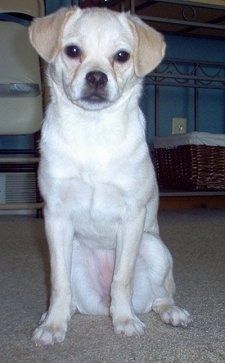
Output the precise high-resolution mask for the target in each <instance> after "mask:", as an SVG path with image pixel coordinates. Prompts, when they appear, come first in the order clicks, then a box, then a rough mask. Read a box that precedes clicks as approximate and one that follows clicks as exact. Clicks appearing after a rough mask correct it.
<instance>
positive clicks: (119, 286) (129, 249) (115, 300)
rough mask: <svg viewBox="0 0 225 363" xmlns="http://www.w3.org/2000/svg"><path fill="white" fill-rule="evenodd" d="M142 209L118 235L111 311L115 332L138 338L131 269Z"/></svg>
mask: <svg viewBox="0 0 225 363" xmlns="http://www.w3.org/2000/svg"><path fill="white" fill-rule="evenodd" d="M145 214H146V211H145V208H143V210H140V211H139V212H138V215H136V217H135V218H134V219H132V220H130V221H127V222H125V223H123V224H122V225H121V226H120V228H119V231H118V237H117V247H116V261H115V268H114V275H113V281H112V286H111V307H110V313H111V315H112V320H113V325H114V330H115V332H116V333H118V334H119V333H122V334H125V335H127V336H131V335H134V334H136V335H141V334H143V332H144V324H143V323H142V322H141V321H140V320H139V319H138V318H137V317H136V315H135V314H134V311H133V306H132V288H133V279H134V269H135V263H136V258H137V255H138V250H139V246H140V241H141V238H142V233H143V227H144V219H145Z"/></svg>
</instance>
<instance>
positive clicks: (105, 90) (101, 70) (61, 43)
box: [29, 7, 165, 110]
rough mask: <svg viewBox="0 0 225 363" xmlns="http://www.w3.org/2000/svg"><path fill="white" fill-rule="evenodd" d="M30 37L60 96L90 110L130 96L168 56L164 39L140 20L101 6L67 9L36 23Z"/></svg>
mask: <svg viewBox="0 0 225 363" xmlns="http://www.w3.org/2000/svg"><path fill="white" fill-rule="evenodd" d="M29 34H30V40H31V43H32V45H33V46H34V48H35V49H36V50H37V52H38V53H39V55H40V56H41V57H42V58H43V59H44V60H45V61H46V62H48V63H49V75H50V79H51V83H52V84H51V86H52V87H53V88H54V89H55V93H56V94H58V96H59V97H60V98H63V97H65V96H66V98H67V99H69V100H70V102H72V103H73V104H75V105H77V106H79V107H82V108H85V109H87V110H99V109H103V108H105V107H108V106H110V105H111V104H112V103H115V102H116V101H117V100H119V99H121V97H123V96H124V97H126V94H127V95H128V94H129V92H131V90H132V89H133V88H134V87H135V85H137V84H139V85H140V81H141V80H142V78H143V77H144V76H145V75H146V74H148V73H149V72H150V71H152V70H153V69H154V68H155V67H156V66H157V65H158V64H159V62H160V61H161V59H162V58H163V56H164V52H165V43H164V41H163V38H162V36H161V35H160V34H159V33H158V32H156V31H155V30H154V29H152V28H151V27H149V26H147V25H146V24H145V23H144V22H142V21H141V20H140V19H139V18H137V17H135V16H131V15H130V14H128V13H117V12H113V11H110V10H106V9H99V8H92V9H85V10H81V9H79V8H77V7H74V8H70V9H65V8H63V9H61V10H59V11H57V12H56V13H54V14H51V15H49V16H46V17H43V18H38V19H35V20H34V21H33V23H32V24H31V26H30V28H29ZM138 93H139V92H138Z"/></svg>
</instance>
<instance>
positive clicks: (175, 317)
mask: <svg viewBox="0 0 225 363" xmlns="http://www.w3.org/2000/svg"><path fill="white" fill-rule="evenodd" d="M160 317H161V319H162V321H164V322H165V323H166V324H171V325H173V326H182V327H184V328H186V327H187V326H188V325H189V324H190V323H191V322H192V318H191V315H190V314H189V312H188V311H187V310H185V309H182V308H179V307H177V306H170V307H169V308H168V310H165V311H164V312H163V313H161V314H160Z"/></svg>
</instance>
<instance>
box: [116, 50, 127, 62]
mask: <svg viewBox="0 0 225 363" xmlns="http://www.w3.org/2000/svg"><path fill="white" fill-rule="evenodd" d="M129 58H130V54H129V53H128V52H126V51H125V50H119V51H118V52H117V53H116V54H115V56H114V60H115V61H116V62H119V63H125V62H127V61H128V59H129Z"/></svg>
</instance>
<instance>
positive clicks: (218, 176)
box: [154, 145, 225, 191]
mask: <svg viewBox="0 0 225 363" xmlns="http://www.w3.org/2000/svg"><path fill="white" fill-rule="evenodd" d="M154 160H155V168H156V173H157V178H158V183H159V186H160V188H161V189H178V190H181V189H182V190H202V191H204V190H220V191H222V190H225V147H223V146H209V145H180V146H177V147H174V148H156V149H154Z"/></svg>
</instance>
